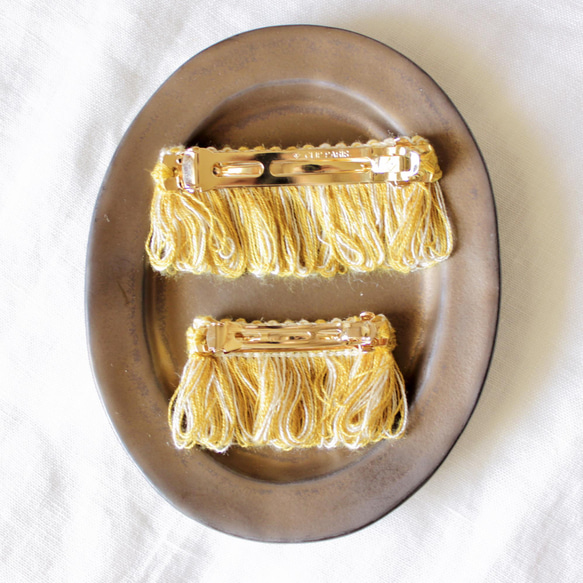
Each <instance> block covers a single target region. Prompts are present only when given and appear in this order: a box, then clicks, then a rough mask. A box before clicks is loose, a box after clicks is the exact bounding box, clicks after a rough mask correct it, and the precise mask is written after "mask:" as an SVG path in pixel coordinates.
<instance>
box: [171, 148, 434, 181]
mask: <svg viewBox="0 0 583 583" xmlns="http://www.w3.org/2000/svg"><path fill="white" fill-rule="evenodd" d="M162 163H163V164H164V165H166V166H167V167H168V168H169V169H170V171H171V173H172V176H171V177H169V178H167V179H166V180H165V181H164V188H166V190H170V191H172V190H187V191H188V192H196V191H206V190H212V189H215V188H234V187H239V188H241V187H246V186H281V185H284V184H294V185H304V186H306V185H309V186H316V185H319V184H357V183H364V184H366V183H374V182H433V181H435V180H438V179H439V178H440V177H441V172H440V170H439V168H437V167H436V166H433V167H430V168H428V167H427V165H425V167H424V168H423V170H422V168H421V154H420V152H419V151H417V150H416V149H415V148H412V147H411V146H400V145H398V143H395V145H388V144H386V143H381V142H379V143H371V144H368V145H365V146H352V147H345V146H336V147H334V148H332V147H320V148H301V149H293V150H279V149H275V148H272V149H270V150H264V151H258V150H242V151H241V150H239V151H231V150H228V151H224V150H223V151H216V150H212V149H209V148H198V147H193V148H186V149H170V150H167V151H165V152H164V151H163V152H162Z"/></svg>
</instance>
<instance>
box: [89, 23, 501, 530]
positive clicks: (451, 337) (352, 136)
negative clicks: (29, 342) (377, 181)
mask: <svg viewBox="0 0 583 583" xmlns="http://www.w3.org/2000/svg"><path fill="white" fill-rule="evenodd" d="M388 132H391V133H392V134H400V135H412V134H415V133H418V134H420V135H423V136H425V137H426V138H428V139H429V140H430V141H431V142H432V143H433V144H434V145H435V148H436V150H437V154H438V156H439V160H440V164H441V166H442V168H443V171H444V177H443V180H442V186H443V190H444V193H445V197H446V202H447V206H448V209H449V213H450V217H451V219H452V222H453V225H454V230H455V251H454V253H453V255H452V257H451V258H450V259H449V260H448V261H446V262H444V263H442V264H441V265H439V266H437V267H434V268H431V269H428V270H423V271H419V272H417V273H414V274H411V275H406V276H404V275H399V274H395V273H374V274H369V275H350V276H340V277H336V278H334V279H332V280H324V279H320V278H318V277H313V278H309V279H306V280H293V279H277V278H266V279H259V278H256V277H242V278H240V279H238V280H234V281H228V280H224V279H221V278H218V277H211V276H208V277H200V276H192V275H188V274H187V275H182V276H179V277H176V278H174V279H165V278H163V277H160V276H159V275H156V274H154V273H153V272H152V270H151V269H150V268H149V266H148V264H147V263H146V260H145V254H144V242H145V240H146V235H147V232H148V220H149V219H148V211H149V204H150V200H151V195H152V184H151V181H150V176H149V174H148V170H149V169H151V168H152V167H153V166H154V163H155V162H156V159H157V156H158V152H159V150H160V148H162V147H163V146H168V145H174V144H180V143H188V144H195V143H196V144H199V145H203V146H207V145H213V146H219V147H220V146H224V145H230V146H232V147H238V146H242V145H247V146H255V145H259V144H263V145H266V146H273V145H275V146H294V145H299V144H304V143H311V144H320V143H323V142H329V143H336V142H339V141H345V142H352V141H355V140H367V139H369V138H379V139H382V138H385V137H387V135H388ZM87 270H88V275H87V310H88V331H89V339H90V346H91V354H92V358H93V366H94V371H95V376H96V379H97V383H98V386H99V390H100V392H101V396H102V398H103V402H104V404H105V407H106V408H107V411H108V413H109V416H110V418H111V420H112V422H113V424H114V426H115V429H116V431H117V432H118V434H119V436H120V438H121V440H122V442H123V443H124V445H125V447H126V448H127V450H128V452H129V453H130V455H131V456H132V457H133V459H134V460H135V462H136V463H137V464H138V466H139V467H140V468H141V470H142V471H143V472H144V474H145V475H146V476H147V478H148V479H149V480H150V481H151V482H152V484H154V486H155V487H156V488H157V489H158V490H159V491H160V493H161V494H162V495H163V496H164V497H166V499H167V500H169V501H170V502H171V503H172V504H174V505H175V506H176V507H177V508H179V509H180V510H181V511H182V512H184V513H185V514H187V515H188V516H191V517H193V518H195V519H196V520H199V521H200V522H202V523H204V524H207V525H210V526H212V527H214V528H217V529H219V530H222V531H224V532H228V533H232V534H235V535H239V536H242V537H247V538H252V539H258V540H264V541H308V540H317V539H322V538H327V537H333V536H337V535H341V534H343V533H347V532H350V531H353V530H355V529H357V528H360V527H362V526H364V525H366V524H368V523H370V522H371V521H374V520H376V519H377V518H379V517H381V516H383V515H385V514H386V513H387V512H389V511H390V510H392V509H393V508H395V506H397V505H398V504H399V503H401V502H402V501H403V500H405V499H406V498H407V497H408V496H409V495H411V494H412V493H413V492H414V491H415V490H416V489H417V488H419V487H420V486H421V485H422V484H423V483H424V482H425V481H426V480H427V479H428V478H429V476H430V475H431V474H432V473H433V472H434V471H435V469H436V468H437V467H438V466H439V464H440V463H441V462H442V461H443V459H444V458H445V456H446V455H447V453H448V452H449V451H450V449H451V448H452V446H453V444H454V443H455V441H456V439H457V438H458V436H459V435H460V433H461V431H462V430H463V428H464V426H465V425H466V423H467V421H468V419H469V417H470V414H471V412H472V410H473V408H474V406H475V404H476V400H477V398H478V395H479V393H480V390H481V387H482V384H483V383H484V379H485V375H486V372H487V369H488V364H489V361H490V356H491V353H492V348H493V343H494V336H495V331H496V323H497V314H498V297H499V269H498V240H497V230H496V217H495V209H494V202H493V198H492V193H491V189H490V184H489V181H488V175H487V172H486V169H485V167H484V163H483V161H482V158H481V156H480V153H479V151H478V149H477V147H476V144H475V143H474V140H473V138H472V136H471V134H470V132H469V131H468V128H467V127H466V125H465V123H464V121H463V120H462V118H461V117H460V115H459V113H458V112H457V111H456V109H455V107H454V106H453V105H452V103H451V102H450V101H449V99H448V98H447V96H446V95H444V93H443V92H442V91H441V90H440V89H439V87H437V85H436V84H435V83H434V82H433V81H432V80H431V79H430V78H429V77H428V76H427V75H426V74H425V73H424V72H423V71H421V70H420V69H419V68H418V67H417V66H415V65H414V64H413V63H411V62H410V61H409V60H407V59H406V58H404V57H403V56H402V55H400V54H398V53H396V52H395V51H393V50H392V49H390V48H388V47H386V46H384V45H382V44H380V43H378V42H376V41H374V40H371V39H369V38H366V37H363V36H360V35H357V34H354V33H351V32H347V31H344V30H338V29H330V28H323V27H314V26H289V27H287V26H286V27H275V28H264V29H260V30H255V31H252V32H249V33H246V34H242V35H239V36H236V37H233V38H230V39H228V40H226V41H224V42H221V43H219V44H217V45H215V46H213V47H211V48H209V49H208V50H206V51H204V52H202V53H200V54H199V55H197V56H196V57H194V58H193V59H191V60H190V61H188V62H187V63H186V64H185V65H184V66H183V67H181V68H180V69H179V70H178V71H177V72H176V73H174V74H173V75H172V76H171V77H170V79H168V81H167V82H166V83H164V85H162V87H161V88H160V89H159V90H158V91H157V92H156V93H155V94H154V96H153V97H152V98H151V99H150V101H149V102H148V103H147V104H146V106H145V107H144V109H143V110H142V111H141V112H140V114H139V115H138V116H137V118H136V119H135V121H134V122H133V124H132V125H131V127H130V128H129V130H128V131H127V133H126V135H125V137H124V139H123V141H122V143H121V144H120V146H119V148H118V150H117V152H116V154H115V157H114V159H113V160H112V162H111V166H110V168H109V170H108V173H107V176H106V178H105V181H104V183H103V187H102V190H101V193H100V195H99V199H98V201H97V206H96V210H95V216H94V223H93V228H92V231H91V239H90V244H89V253H88V265H87ZM363 310H371V311H373V312H381V313H384V314H386V315H387V316H388V317H389V319H390V320H391V322H392V323H393V324H394V326H395V328H396V331H397V338H398V341H399V346H398V348H397V350H396V352H395V356H396V358H397V361H398V363H399V365H400V367H401V369H402V371H403V373H404V375H405V378H406V382H407V387H408V389H407V390H408V397H409V403H410V421H409V427H408V431H407V435H406V437H405V438H404V439H402V440H400V441H397V442H389V441H387V442H383V443H380V444H377V445H375V446H372V447H368V448H365V449H363V450H360V451H353V452H350V451H345V450H340V449H337V450H331V451H321V450H311V451H299V452H288V453H278V452H276V451H275V450H272V449H268V448H258V449H256V450H241V449H236V448H233V449H231V450H230V451H229V452H228V453H227V454H224V455H214V454H210V453H208V452H206V451H202V450H198V449H195V450H193V451H188V452H185V451H178V450H176V449H175V448H174V447H173V445H172V443H171V438H170V433H169V430H168V426H167V405H168V401H169V399H170V396H171V394H172V392H173V390H174V389H175V387H176V385H177V383H178V379H179V375H180V371H181V369H182V366H183V365H184V363H185V360H186V351H185V338H184V334H185V331H186V328H187V327H188V325H189V324H190V323H191V321H192V318H193V317H194V316H195V315H202V314H211V315H213V316H215V317H227V316H230V317H243V318H247V319H256V318H266V319H272V318H273V319H278V320H284V319H287V318H291V319H300V318H307V319H309V320H311V319H316V318H332V317H341V318H343V317H347V316H349V315H354V314H358V313H360V312H361V311H363Z"/></svg>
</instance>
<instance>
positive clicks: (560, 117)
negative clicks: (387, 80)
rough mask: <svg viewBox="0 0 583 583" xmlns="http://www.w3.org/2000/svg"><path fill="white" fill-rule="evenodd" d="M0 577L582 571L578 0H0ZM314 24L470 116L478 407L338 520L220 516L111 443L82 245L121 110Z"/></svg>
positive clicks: (517, 578)
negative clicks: (487, 232)
mask: <svg viewBox="0 0 583 583" xmlns="http://www.w3.org/2000/svg"><path fill="white" fill-rule="evenodd" d="M0 23H1V26H0V29H1V30H2V33H1V34H0V50H1V54H2V58H1V59H0V82H1V87H0V117H1V120H2V123H1V125H0V156H1V160H2V167H3V172H2V173H1V175H0V249H1V250H2V261H0V281H2V284H1V285H0V379H1V380H0V388H1V391H0V476H1V477H0V496H1V504H0V537H1V539H0V581H6V582H11V583H17V582H31V581H43V582H53V581H54V582H57V581H58V582H60V581H72V582H85V581H88V582H110V581H116V582H117V581H123V582H126V581H127V582H142V581H146V582H150V581H152V582H154V581H163V582H165V581H172V582H182V581H184V582H186V581H189V582H190V581H204V582H207V581H208V582H223V581H253V582H261V581H277V582H288V581H289V582H292V581H335V582H336V581H367V582H369V581H399V582H410V581H411V582H416V581H431V582H439V581H447V582H448V583H451V582H452V581H454V582H455V581H463V582H482V581H508V582H514V583H516V582H522V581H528V582H539V581H561V582H565V581H580V580H581V578H582V577H583V456H582V454H581V443H582V442H583V424H582V423H581V419H582V416H583V359H582V356H581V355H582V353H583V309H582V305H583V278H582V277H581V273H583V186H582V184H583V178H582V171H581V167H580V166H579V165H580V164H582V163H583V157H582V155H581V150H582V148H581V143H582V141H583V140H582V134H583V107H582V106H583V98H582V94H583V66H582V63H583V4H582V3H581V2H580V1H578V0H559V1H557V2H552V3H551V2H545V1H543V0H537V1H533V0H530V1H518V0H514V1H512V0H508V1H506V2H498V1H493V2H479V1H478V0H453V1H451V2H447V3H444V2H433V1H432V0H391V1H387V0H359V1H358V2H355V1H353V2H347V1H346V0H342V1H336V2H333V1H332V0H321V1H320V2H314V1H313V0H286V1H285V2H283V1H281V0H238V1H236V2H235V1H234V0H230V1H227V2H217V1H215V0H209V1H206V2H203V1H187V0H174V1H173V2H159V1H154V0H141V1H138V0H101V1H100V2H88V1H81V2H79V1H75V0H54V1H50V2H49V1H48V0H36V1H34V2H33V1H32V0H14V1H13V2H10V3H9V2H6V1H4V2H3V3H2V6H1V7H0ZM276 24H321V25H327V26H335V27H340V28H346V29H349V30H353V31H356V32H360V33H363V34H365V35H368V36H371V37H373V38H375V39H377V40H380V41H382V42H384V43H385V44H387V45H389V46H391V47H393V48H395V49H397V50H399V51H400V52H402V53H403V54H405V55H406V56H407V57H409V58H411V59H412V60H413V61H414V62H415V63H417V64H418V65H419V66H421V67H422V68H423V69H424V70H425V71H427V72H428V73H429V74H430V75H431V76H432V77H433V78H434V79H435V80H436V81H437V83H438V84H439V85H440V86H441V87H442V88H443V89H444V90H445V92H446V93H447V94H448V95H449V96H450V97H451V99H452V100H453V101H454V103H455V104H456V105H457V107H458V108H459V110H460V112H461V113H462V115H463V117H464V118H465V120H466V121H467V123H468V125H469V126H470V128H471V129H472V131H473V133H474V135H475V137H476V140H477V142H478V144H479V146H480V147H481V150H482V153H483V155H484V158H485V161H486V163H487V166H488V168H489V171H490V175H491V179H492V184H493V188H494V192H495V198H496V203H497V208H498V218H499V228H500V249H501V255H502V276H503V293H502V306H501V317H500V325H499V333H498V340H497V345H496V350H495V354H494V358H493V362H492V366H491V369H490V373H489V377H488V380H487V383H486V385H485V388H484V391H483V394H482V397H481V399H480V402H479V404H478V407H477V409H476V411H475V413H474V415H473V417H472V419H471V421H470V423H469V425H468V427H467V429H466V431H465V432H464V433H463V435H462V437H461V438H460V440H459V442H458V443H457V445H456V446H455V448H454V449H453V451H452V452H451V454H450V455H449V457H448V458H447V460H446V461H445V463H444V464H443V465H442V466H441V468H440V469H439V470H438V471H437V473H436V474H435V475H434V476H433V477H432V478H431V479H430V480H429V482H428V483H427V484H426V485H425V486H424V487H423V488H422V489H421V490H420V491H419V492H417V493H416V494H415V495H414V496H413V497H412V498H410V499H409V500H408V501H407V502H406V503H405V504H403V505H402V506H401V507H399V508H398V509H397V510H395V511H394V512H392V513H391V514H389V515H388V516H386V517H384V518H382V519H381V520H379V521H378V522H376V523H375V524H372V525H371V526H369V527H367V528H365V529H363V530H361V531H359V532H356V533H353V534H351V535H348V536H345V537H341V538H338V539H335V540H330V541H325V542H318V543H307V544H297V545H296V544H265V543H257V542H250V541H245V540H240V539H238V538H235V537H231V536H228V535H225V534H223V533H220V532H216V531H214V530H212V529H209V528H207V527H205V526H202V525H200V524H198V523H197V522H195V521H192V520H190V519H188V518H186V517H185V516H183V515H182V514H180V513H179V512H178V511H177V510H175V509H174V508H173V507H171V506H170V505H169V504H168V503H167V502H166V501H165V500H164V499H163V498H162V497H161V496H159V495H158V494H157V493H156V492H155V491H154V489H153V488H152V487H151V486H150V485H149V483H148V482H147V481H146V479H145V478H144V477H143V475H142V474H141V472H140V471H139V469H138V468H137V467H136V465H135V464H134V463H133V461H132V460H131V459H130V457H129V456H128V455H127V454H126V452H125V451H124V449H123V447H122V445H121V443H120V442H119V440H118V439H117V437H116V435H115V434H114V431H113V430H112V427H111V425H110V423H109V421H108V419H107V416H106V413H105V411H104V409H103V407H102V405H101V403H100V400H99V397H98V393H97V390H96V388H95V385H94V381H93V378H92V374H91V370H90V365H89V358H88V353H87V349H86V343H85V316H84V272H85V251H86V244H87V238H88V234H89V228H90V224H91V215H92V210H93V207H94V204H95V201H96V197H97V193H98V190H99V187H100V183H101V181H102V179H103V176H104V174H105V171H106V168H107V166H108V163H109V161H110V159H111V158H112V156H113V153H114V150H115V148H116V146H117V144H118V142H119V140H120V139H121V137H122V135H123V134H124V131H125V130H126V129H127V127H128V126H129V124H130V123H131V121H132V119H133V118H134V116H135V115H136V114H137V113H138V111H139V110H140V108H141V106H142V105H143V104H144V103H145V102H146V100H147V99H148V98H149V97H150V96H151V94H152V93H153V92H154V91H155V90H156V89H157V87H158V86H159V85H160V84H161V83H162V82H163V81H164V80H165V79H166V78H167V77H168V76H169V75H170V74H171V73H172V72H173V71H174V70H175V69H176V68H177V67H178V66H179V65H181V64H182V63H183V62H184V61H185V60H187V59H188V58H190V57H191V56H193V55H194V54H196V53H198V52H199V51H201V50H203V49H204V48H206V47H208V46H209V45H211V44H213V43H215V42H218V41H220V40H223V39H225V38H227V37H229V36H231V35H233V34H236V33H239V32H243V31H246V30H250V29H253V28H258V27H262V26H270V25H276Z"/></svg>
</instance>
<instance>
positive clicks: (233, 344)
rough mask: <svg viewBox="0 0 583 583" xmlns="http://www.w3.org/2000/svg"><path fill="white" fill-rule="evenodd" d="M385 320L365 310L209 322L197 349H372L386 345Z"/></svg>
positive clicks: (229, 350)
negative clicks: (345, 315)
mask: <svg viewBox="0 0 583 583" xmlns="http://www.w3.org/2000/svg"><path fill="white" fill-rule="evenodd" d="M384 322H386V317H385V316H383V315H375V314H373V313H371V312H363V313H362V314H360V316H358V317H357V318H349V319H347V320H336V321H332V322H324V323H312V322H308V323H295V322H284V323H282V324H272V323H265V324H263V323H261V324H257V323H252V324H247V323H240V322H233V321H223V322H212V321H211V322H208V326H207V328H206V335H205V339H204V341H203V342H200V343H199V344H196V345H195V346H194V347H193V349H194V351H196V352H202V353H212V354H217V353H219V354H229V353H237V352H300V351H308V350H347V349H355V348H356V349H359V350H362V351H368V350H372V349H373V348H374V347H376V346H382V345H386V344H387V343H388V341H389V339H388V338H382V337H380V336H379V327H380V325H381V324H383V323H384Z"/></svg>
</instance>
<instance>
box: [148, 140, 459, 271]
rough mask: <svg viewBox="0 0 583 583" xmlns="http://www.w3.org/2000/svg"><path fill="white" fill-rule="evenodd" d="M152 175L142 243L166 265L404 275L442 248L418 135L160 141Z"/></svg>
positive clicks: (447, 238)
mask: <svg viewBox="0 0 583 583" xmlns="http://www.w3.org/2000/svg"><path fill="white" fill-rule="evenodd" d="M152 176H153V179H154V195H153V198H152V205H151V212H150V233H149V236H148V241H147V244H146V250H147V253H148V257H149V260H150V264H151V265H152V267H153V268H154V269H155V270H157V271H161V272H163V273H166V274H173V273H175V272H177V271H187V272H191V273H196V274H202V273H213V274H219V275H223V276H227V277H231V278H234V277H239V276H241V275H243V274H244V273H246V272H249V273H253V274H255V275H268V274H275V275H279V276H300V277H301V276H308V275H312V274H319V275H322V276H326V277H331V276H334V275H336V274H338V273H345V272H348V271H355V272H368V271H372V270H375V269H391V270H396V271H400V272H402V273H408V272H410V271H414V270H416V269H421V268H425V267H430V266H431V265H434V264H435V263H437V262H439V261H442V260H444V259H446V258H447V257H448V256H449V255H450V253H451V251H452V247H453V237H452V232H451V227H450V224H449V220H448V217H447V212H446V209H445V203H444V200H443V194H442V191H441V187H440V185H439V182H438V181H439V179H440V178H441V170H440V168H439V165H438V162H437V156H436V154H435V151H434V149H433V147H432V146H431V144H430V143H429V142H428V141H427V140H426V139H424V138H422V137H420V136H414V137H412V138H406V137H398V138H395V139H392V138H390V139H387V140H384V141H382V142H379V141H370V142H368V143H367V144H360V143H355V144H353V145H351V146H346V145H344V144H338V145H336V146H330V145H327V144H324V145H322V146H320V147H313V146H304V147H299V148H288V149H278V148H270V149H265V148H255V149H245V148H242V149H239V150H233V149H230V148H225V149H223V150H216V149H215V148H201V147H191V148H184V147H175V148H165V149H163V150H162V151H161V153H160V158H159V161H158V164H157V165H156V167H155V169H154V170H153V172H152Z"/></svg>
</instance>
